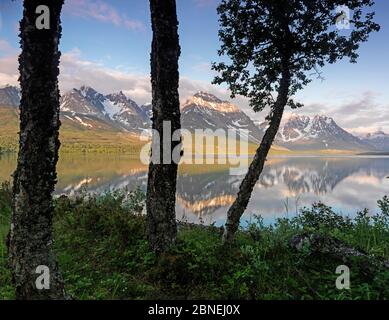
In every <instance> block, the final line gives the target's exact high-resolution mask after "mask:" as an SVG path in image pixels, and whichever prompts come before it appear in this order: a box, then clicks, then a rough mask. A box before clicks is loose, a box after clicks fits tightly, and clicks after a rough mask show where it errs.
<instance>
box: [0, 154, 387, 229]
mask: <svg viewBox="0 0 389 320" xmlns="http://www.w3.org/2000/svg"><path fill="white" fill-rule="evenodd" d="M15 164H16V159H15V156H9V155H8V156H4V155H3V156H0V181H4V180H9V179H10V174H11V173H12V172H13V170H14V168H15ZM58 171H59V182H58V185H57V190H56V194H64V193H65V194H69V195H72V194H75V193H77V192H79V191H80V190H82V189H87V190H88V191H92V192H98V193H100V192H103V191H105V190H107V189H118V188H125V187H127V188H128V189H133V188H135V187H137V186H140V187H141V188H142V189H144V190H145V189H146V184H147V166H145V165H143V164H141V163H139V162H138V161H135V160H131V159H129V158H128V157H126V156H108V155H105V156H104V155H99V156H66V157H62V158H61V160H60V162H59V165H58ZM388 176H389V158H384V157H334V158H323V157H304V158H297V157H293V158H271V159H269V160H268V162H267V164H266V167H265V169H264V172H263V174H262V176H261V178H260V181H259V182H258V183H257V185H256V187H255V190H254V193H253V196H252V199H251V202H250V205H249V208H248V210H247V213H246V215H245V219H246V220H249V219H250V217H251V216H252V215H254V214H261V215H262V216H263V217H264V219H265V221H266V222H272V221H274V219H275V218H276V217H285V216H292V215H294V214H295V213H296V211H298V210H299V209H301V208H302V207H304V206H309V205H311V204H312V203H313V202H317V201H322V202H324V203H326V204H327V205H330V206H333V207H334V208H335V209H336V211H338V212H340V213H343V214H350V215H353V214H355V212H356V211H357V210H361V209H363V208H368V209H371V210H372V211H373V212H374V211H376V201H377V200H378V199H380V198H381V197H383V196H384V195H385V194H389V179H388V178H387V177H388ZM241 179H243V176H231V175H230V174H229V168H228V167H227V166H218V165H196V166H190V165H186V166H182V167H180V172H179V179H178V185H177V215H178V217H179V218H184V219H186V220H188V221H193V222H199V221H201V222H203V223H212V222H216V223H217V224H221V223H223V221H224V219H225V216H226V212H227V209H228V207H229V206H230V205H231V204H232V202H233V201H234V197H235V195H236V194H237V192H238V188H239V184H240V181H241Z"/></svg>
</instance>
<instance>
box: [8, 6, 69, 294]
mask: <svg viewBox="0 0 389 320" xmlns="http://www.w3.org/2000/svg"><path fill="white" fill-rule="evenodd" d="M41 5H44V6H47V8H48V9H49V19H50V21H49V22H50V27H49V29H39V28H38V27H37V24H36V21H37V18H39V17H40V14H41V13H43V12H42V11H39V10H38V13H37V12H36V11H37V8H38V6H41ZM62 5H63V0H56V1H52V0H24V11H23V19H22V21H21V23H20V38H21V42H20V43H21V48H22V53H21V54H20V56H19V71H20V78H19V81H20V85H21V90H22V97H21V103H20V134H19V138H20V142H19V155H18V163H17V169H16V171H15V173H14V185H13V208H12V209H13V212H12V221H11V230H10V238H9V257H10V263H11V266H12V269H13V279H14V283H15V286H16V298H17V299H64V298H65V297H66V295H65V291H64V285H63V281H62V278H61V275H60V273H59V271H58V265H57V262H56V258H55V256H54V253H53V250H52V246H53V237H52V220H53V211H54V208H53V202H52V193H53V191H54V187H55V184H56V178H57V175H56V164H57V160H58V149H59V146H60V143H59V140H58V130H59V127H60V121H59V90H58V74H59V68H58V65H59V58H60V52H59V51H58V44H59V39H60V36H61V25H60V14H61V9H62ZM41 22H42V21H41ZM46 22H47V20H46ZM47 276H48V278H47ZM47 280H48V282H47ZM47 284H48V287H47Z"/></svg>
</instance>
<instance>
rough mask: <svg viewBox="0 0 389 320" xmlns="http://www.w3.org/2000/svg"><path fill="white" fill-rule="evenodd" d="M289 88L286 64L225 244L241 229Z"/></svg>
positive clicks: (228, 225) (228, 224) (230, 215)
mask: <svg viewBox="0 0 389 320" xmlns="http://www.w3.org/2000/svg"><path fill="white" fill-rule="evenodd" d="M289 86H290V72H289V69H288V66H287V63H285V64H284V67H283V71H282V78H281V80H280V87H279V90H278V97H277V101H276V102H275V104H274V107H273V110H272V111H271V112H272V114H271V118H270V124H269V127H268V129H267V130H266V132H265V135H264V137H263V139H262V141H261V144H260V146H259V148H258V149H257V151H256V153H255V156H254V159H253V161H252V162H251V165H250V167H249V170H248V172H247V174H246V176H245V178H244V179H243V181H242V183H241V185H240V187H239V192H238V196H237V198H236V200H235V201H234V203H233V204H232V205H231V207H230V209H229V210H228V213H227V221H226V225H225V229H224V234H223V241H224V242H231V241H232V240H233V238H234V235H235V233H236V231H237V230H238V228H239V223H240V218H241V217H242V215H243V213H244V212H245V210H246V208H247V205H248V203H249V201H250V198H251V194H252V192H253V189H254V186H255V184H256V183H257V181H258V179H259V177H260V175H261V173H262V170H263V167H264V164H265V161H266V157H267V155H268V153H269V150H270V147H271V145H272V144H273V141H274V138H275V136H276V134H277V132H278V129H279V127H280V124H281V120H282V116H283V114H284V109H285V106H286V104H287V102H288V96H289Z"/></svg>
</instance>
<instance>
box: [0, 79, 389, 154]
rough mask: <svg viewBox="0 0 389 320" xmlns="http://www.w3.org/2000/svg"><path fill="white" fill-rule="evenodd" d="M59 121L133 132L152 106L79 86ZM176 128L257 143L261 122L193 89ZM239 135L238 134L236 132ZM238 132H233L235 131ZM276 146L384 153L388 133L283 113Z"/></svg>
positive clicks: (14, 93)
mask: <svg viewBox="0 0 389 320" xmlns="http://www.w3.org/2000/svg"><path fill="white" fill-rule="evenodd" d="M19 101H20V90H19V89H18V88H16V87H13V86H9V85H7V86H5V87H3V88H0V105H9V106H13V107H17V106H18V105H19ZM60 109H61V120H63V121H65V122H66V121H70V122H72V126H73V127H74V126H76V127H77V128H78V129H79V130H90V131H93V130H102V131H104V130H109V131H112V132H125V133H129V134H133V135H139V134H140V133H141V132H142V131H143V130H144V129H150V128H151V118H152V106H151V104H150V103H146V104H144V105H141V106H140V105H138V104H137V103H136V102H135V101H134V100H132V99H130V98H129V97H127V96H126V95H125V94H124V93H123V92H122V91H119V92H116V93H110V94H106V95H104V94H102V93H99V92H97V91H96V90H95V89H93V88H91V87H88V86H82V87H80V88H79V89H76V88H73V89H72V90H70V91H68V92H66V93H65V94H64V95H63V96H62V97H61V100H60ZM180 109H181V114H182V127H183V128H184V129H187V130H189V131H191V132H193V131H194V130H196V129H211V130H214V131H216V130H218V129H222V130H224V131H225V132H226V131H228V130H237V131H239V130H248V132H249V135H248V139H249V141H250V142H251V143H254V144H259V143H260V141H261V139H262V137H263V134H264V132H265V130H266V127H267V123H266V122H263V123H255V122H254V121H253V120H252V119H251V118H250V117H249V116H247V115H246V114H245V113H244V112H243V111H241V110H240V108H239V107H238V106H236V105H234V104H232V103H230V102H228V101H223V100H221V99H219V98H218V97H216V96H215V95H213V94H211V93H207V92H204V91H199V92H197V93H195V94H194V95H193V96H191V97H189V98H188V99H187V100H186V101H185V102H184V103H182V104H181V106H180ZM241 135H242V137H243V135H244V133H242V134H241ZM238 136H239V134H238ZM274 143H275V146H279V147H280V148H281V149H286V150H295V151H303V152H304V151H307V150H353V151H387V150H389V135H388V134H386V133H384V132H382V131H381V132H376V133H371V134H368V135H366V136H364V137H357V136H355V135H352V134H351V133H349V132H347V131H346V130H344V129H342V128H341V127H340V126H339V125H337V124H336V122H335V121H334V119H333V118H331V117H328V116H326V115H319V114H318V115H315V116H312V117H309V116H306V115H298V114H295V113H292V114H290V115H287V116H286V117H284V119H283V121H282V123H281V126H280V129H279V132H278V133H277V136H276V139H275V142H274Z"/></svg>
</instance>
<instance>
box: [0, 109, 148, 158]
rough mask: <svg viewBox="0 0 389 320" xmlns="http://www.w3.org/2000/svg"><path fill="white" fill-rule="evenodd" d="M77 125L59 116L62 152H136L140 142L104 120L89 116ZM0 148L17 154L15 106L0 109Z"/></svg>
mask: <svg viewBox="0 0 389 320" xmlns="http://www.w3.org/2000/svg"><path fill="white" fill-rule="evenodd" d="M80 120H81V121H85V122H84V123H88V124H90V125H92V126H93V128H92V127H88V126H84V125H83V124H81V123H80V122H75V121H73V120H72V119H69V118H68V117H67V115H66V114H62V115H61V123H62V125H61V130H60V140H61V143H62V145H61V151H62V152H80V151H81V152H85V151H87V150H89V151H94V152H112V151H121V152H128V153H132V152H138V151H139V149H140V148H141V146H142V142H141V141H140V140H139V138H138V136H136V135H134V134H132V133H129V132H123V131H121V130H118V129H115V128H113V127H110V126H108V125H107V124H106V123H105V122H104V121H101V120H100V119H98V118H95V117H93V116H90V117H88V118H80ZM0 122H1V126H0V148H1V150H3V151H4V150H5V151H17V143H18V131H19V114H18V109H16V108H15V107H14V106H0Z"/></svg>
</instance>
